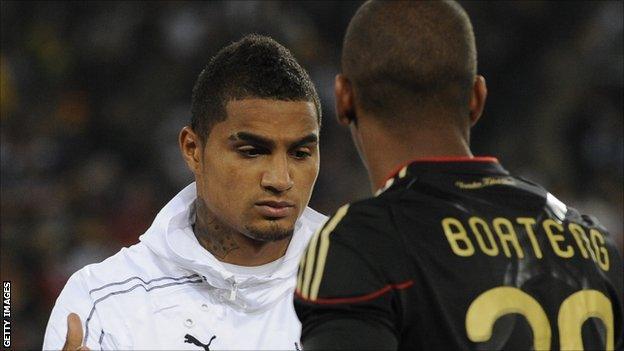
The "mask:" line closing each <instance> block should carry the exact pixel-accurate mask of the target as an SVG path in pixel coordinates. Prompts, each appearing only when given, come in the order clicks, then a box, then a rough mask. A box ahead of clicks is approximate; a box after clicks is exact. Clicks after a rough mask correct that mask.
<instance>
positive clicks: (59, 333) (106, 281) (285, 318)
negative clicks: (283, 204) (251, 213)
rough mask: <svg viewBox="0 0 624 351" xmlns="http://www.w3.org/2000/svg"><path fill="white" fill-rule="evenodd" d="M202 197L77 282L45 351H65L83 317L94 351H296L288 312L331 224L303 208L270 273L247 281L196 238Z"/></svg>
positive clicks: (177, 203)
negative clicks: (305, 262)
mask: <svg viewBox="0 0 624 351" xmlns="http://www.w3.org/2000/svg"><path fill="white" fill-rule="evenodd" d="M196 196H197V195H196V189H195V183H193V184H191V185H189V186H187V187H186V188H185V189H183V190H182V191H181V192H180V193H179V194H178V195H176V196H175V197H174V198H173V199H172V200H171V201H170V202H169V203H168V204H167V205H166V206H165V207H164V208H163V209H162V210H161V211H160V213H158V215H157V216H156V219H155V220H154V223H153V224H152V225H151V227H150V228H149V229H148V230H147V231H146V232H145V234H143V235H142V236H141V237H140V242H139V243H138V244H136V245H133V246H130V247H128V248H123V249H121V251H119V252H118V253H117V254H115V255H114V256H112V257H109V258H108V259H106V260H104V261H103V262H101V263H97V264H91V265H88V266H86V267H84V268H82V269H80V270H79V271H77V272H76V273H74V274H73V275H72V276H71V277H70V278H69V281H68V282H67V284H66V285H65V288H64V289H63V291H62V292H61V294H60V296H59V297H58V299H57V300H56V304H55V306H54V309H53V310H52V314H51V316H50V320H49V322H48V326H47V328H46V333H45V338H44V342H43V349H45V350H53V349H54V350H59V349H62V347H63V344H64V343H65V337H66V333H67V315H68V314H69V313H70V312H75V313H77V314H78V315H79V316H80V319H81V320H82V323H83V331H84V344H85V345H86V346H87V347H89V348H90V349H91V350H100V349H104V350H110V349H115V350H131V349H143V350H146V349H149V350H163V349H166V350H199V351H201V350H209V349H210V348H212V350H222V349H229V350H243V349H254V350H259V349H270V350H280V349H281V350H297V349H300V346H299V336H300V328H301V324H300V322H299V320H298V319H297V315H296V314H295V311H294V308H293V303H292V295H293V292H294V289H295V283H296V274H297V267H298V264H299V259H300V257H301V254H302V253H303V250H304V249H305V247H306V246H307V243H308V240H309V239H310V237H311V236H312V235H313V234H314V232H315V231H316V230H317V229H318V228H319V227H320V226H321V225H322V224H323V223H324V222H325V220H326V219H327V217H326V216H324V215H322V214H320V213H318V212H316V211H314V210H312V209H310V208H306V209H305V210H304V211H303V214H302V215H301V217H300V218H299V220H298V221H297V223H296V225H295V232H294V235H293V237H292V239H291V241H290V244H289V246H288V250H287V251H286V254H285V255H284V257H283V260H282V261H281V263H279V266H277V267H276V268H275V270H274V271H273V273H271V274H270V275H265V276H258V277H257V276H246V277H245V276H243V277H242V278H241V277H240V276H235V275H234V274H233V273H231V272H230V271H228V270H227V269H226V268H225V266H224V265H223V264H222V263H221V262H220V261H219V260H217V259H216V258H215V257H214V256H213V255H211V254H210V253H209V252H208V251H206V250H205V249H204V248H203V247H202V246H201V245H200V244H199V242H198V241H197V239H196V238H195V236H194V234H193V230H192V221H194V210H193V208H194V206H192V205H193V201H194V200H195V198H196Z"/></svg>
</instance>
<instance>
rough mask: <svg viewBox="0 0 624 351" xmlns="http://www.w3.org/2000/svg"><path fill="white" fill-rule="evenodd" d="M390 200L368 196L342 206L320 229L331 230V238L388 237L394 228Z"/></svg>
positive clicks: (359, 240)
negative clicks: (368, 197)
mask: <svg viewBox="0 0 624 351" xmlns="http://www.w3.org/2000/svg"><path fill="white" fill-rule="evenodd" d="M391 208H392V206H391V201H389V200H388V199H385V198H370V199H365V200H361V201H357V202H353V203H350V204H346V205H344V206H342V207H341V208H340V209H338V210H337V211H336V213H335V214H333V215H332V216H331V217H330V219H329V220H328V221H327V222H326V224H325V226H324V227H323V229H322V231H325V232H331V236H332V239H336V240H341V241H353V240H355V241H357V242H360V243H361V240H362V239H364V238H367V239H376V238H379V237H380V236H383V237H384V238H386V239H388V236H389V235H391V233H392V232H393V231H394V229H395V223H394V222H393V218H392V209H391Z"/></svg>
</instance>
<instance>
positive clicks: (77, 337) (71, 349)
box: [63, 313, 89, 351]
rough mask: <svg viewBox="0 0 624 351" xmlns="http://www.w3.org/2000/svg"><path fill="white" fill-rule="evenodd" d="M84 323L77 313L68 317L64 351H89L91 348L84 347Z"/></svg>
mask: <svg viewBox="0 0 624 351" xmlns="http://www.w3.org/2000/svg"><path fill="white" fill-rule="evenodd" d="M82 337H83V333H82V322H81V321H80V317H78V315H77V314H75V313H70V314H69V315H68V316H67V337H66V338H65V345H63V351H89V348H88V347H86V346H82Z"/></svg>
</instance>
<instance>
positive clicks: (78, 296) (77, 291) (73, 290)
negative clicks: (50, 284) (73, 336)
mask: <svg viewBox="0 0 624 351" xmlns="http://www.w3.org/2000/svg"><path fill="white" fill-rule="evenodd" d="M83 274H84V269H81V270H79V271H78V272H76V273H74V274H73V275H72V276H71V277H70V278H69V280H68V281H67V284H65V287H64V288H63V291H61V294H60V295H59V297H58V299H56V304H55V305H54V308H53V309H52V313H51V315H50V320H49V321H48V326H47V328H46V331H45V336H44V338H43V350H61V349H62V348H63V345H64V344H65V338H66V335H67V316H68V315H69V314H70V313H72V312H73V313H76V314H78V316H80V321H81V322H82V332H83V335H84V337H85V338H86V340H83V345H85V344H86V346H87V347H89V349H91V350H100V349H110V348H111V347H110V345H109V346H107V345H103V344H102V343H103V342H104V341H105V340H103V339H107V340H106V341H108V340H110V338H103V336H104V332H103V330H102V323H101V322H100V319H99V316H98V313H97V311H96V310H95V305H94V301H93V300H92V299H91V296H90V295H89V290H88V287H87V286H86V284H85V283H84V278H83ZM87 323H88V333H87V329H86V325H87ZM87 334H88V335H87Z"/></svg>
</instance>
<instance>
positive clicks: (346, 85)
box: [334, 74, 356, 126]
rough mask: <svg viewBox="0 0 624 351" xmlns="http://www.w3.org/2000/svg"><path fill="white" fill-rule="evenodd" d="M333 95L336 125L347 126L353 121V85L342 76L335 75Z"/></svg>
mask: <svg viewBox="0 0 624 351" xmlns="http://www.w3.org/2000/svg"><path fill="white" fill-rule="evenodd" d="M334 94H335V95H336V117H337V118H338V123H340V124H342V125H344V126H348V125H349V124H351V122H356V121H355V105H354V98H353V85H352V84H351V81H350V80H349V78H347V77H346V76H345V75H343V74H338V75H336V79H335V87H334Z"/></svg>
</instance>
